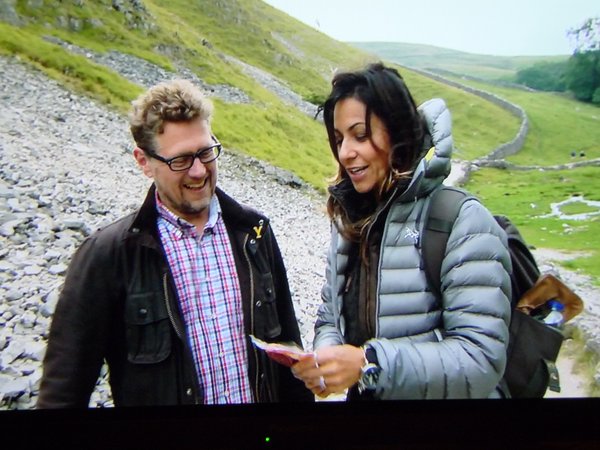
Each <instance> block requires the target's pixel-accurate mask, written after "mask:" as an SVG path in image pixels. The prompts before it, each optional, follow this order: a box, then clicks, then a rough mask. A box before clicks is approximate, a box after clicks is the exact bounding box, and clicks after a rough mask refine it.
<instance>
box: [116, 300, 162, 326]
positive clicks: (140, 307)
mask: <svg viewBox="0 0 600 450" xmlns="http://www.w3.org/2000/svg"><path fill="white" fill-rule="evenodd" d="M168 317H169V313H168V312H167V306H166V304H165V301H164V299H163V298H162V293H160V292H144V293H140V294H131V295H129V297H128V298H127V304H126V305H125V323H127V324H130V325H146V324H149V323H152V322H158V321H159V320H164V319H167V318H168Z"/></svg>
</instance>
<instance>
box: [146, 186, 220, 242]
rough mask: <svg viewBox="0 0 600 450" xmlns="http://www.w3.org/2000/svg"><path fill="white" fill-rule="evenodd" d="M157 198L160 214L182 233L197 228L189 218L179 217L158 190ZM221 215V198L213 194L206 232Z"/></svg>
mask: <svg viewBox="0 0 600 450" xmlns="http://www.w3.org/2000/svg"><path fill="white" fill-rule="evenodd" d="M155 198H156V210H157V211H158V215H159V216H160V217H161V218H163V219H164V220H166V221H167V222H169V223H170V224H172V225H173V226H175V227H176V228H177V229H178V230H180V231H181V232H182V233H183V232H186V231H188V232H189V231H192V230H195V226H194V225H193V224H191V223H190V222H188V221H187V220H185V219H183V218H181V217H179V216H178V215H177V214H175V213H174V212H172V211H171V210H170V209H169V208H167V206H166V205H165V204H164V203H163V202H162V201H161V200H160V198H159V196H158V191H155ZM220 215H221V205H220V203H219V199H218V198H217V196H216V195H213V196H212V197H211V199H210V204H209V206H208V220H207V221H206V224H204V232H207V231H210V230H212V229H213V228H214V227H215V225H216V224H217V221H218V220H219V216H220Z"/></svg>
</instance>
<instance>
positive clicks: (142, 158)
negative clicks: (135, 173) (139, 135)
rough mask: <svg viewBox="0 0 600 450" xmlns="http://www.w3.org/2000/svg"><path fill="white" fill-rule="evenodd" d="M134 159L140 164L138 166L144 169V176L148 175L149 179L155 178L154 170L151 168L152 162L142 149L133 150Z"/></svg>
mask: <svg viewBox="0 0 600 450" xmlns="http://www.w3.org/2000/svg"><path fill="white" fill-rule="evenodd" d="M133 157H134V158H135V160H136V162H137V163H138V166H140V168H141V169H142V172H144V175H146V176H147V177H148V178H154V175H153V174H152V169H151V167H150V160H149V158H148V156H146V153H144V151H143V150H142V149H141V148H139V147H136V148H134V149H133Z"/></svg>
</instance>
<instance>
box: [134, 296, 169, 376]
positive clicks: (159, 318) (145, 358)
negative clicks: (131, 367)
mask: <svg viewBox="0 0 600 450" xmlns="http://www.w3.org/2000/svg"><path fill="white" fill-rule="evenodd" d="M125 331H126V340H127V359H128V361H129V362H131V363H133V364H155V363H159V362H161V361H164V360H165V359H167V357H168V356H169V355H170V354H171V325H170V321H169V315H168V312H167V308H166V306H165V304H164V300H163V298H162V293H160V292H147V293H139V294H130V295H129V296H128V298H127V303H126V305H125Z"/></svg>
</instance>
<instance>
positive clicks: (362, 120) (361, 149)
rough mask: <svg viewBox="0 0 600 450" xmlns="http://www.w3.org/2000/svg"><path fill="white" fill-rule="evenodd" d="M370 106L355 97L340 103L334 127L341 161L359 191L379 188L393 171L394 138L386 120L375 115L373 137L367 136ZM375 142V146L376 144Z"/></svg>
mask: <svg viewBox="0 0 600 450" xmlns="http://www.w3.org/2000/svg"><path fill="white" fill-rule="evenodd" d="M366 113H367V108H366V106H365V104H364V103H362V102H361V101H359V100H356V99H355V98H345V99H343V100H340V101H339V102H337V103H336V105H335V109H334V111H333V127H334V132H335V141H336V144H337V153H338V159H339V162H340V164H341V165H342V167H343V169H344V170H345V171H346V173H347V174H348V176H349V177H350V180H351V181H352V185H353V186H354V189H356V191H357V192H360V193H363V194H364V193H367V192H370V191H372V190H373V189H377V188H379V186H381V185H382V183H383V181H384V180H385V179H386V177H387V175H388V172H389V170H390V162H389V155H390V147H391V146H390V138H389V135H388V132H387V130H386V128H385V125H384V124H383V122H382V121H381V120H380V119H379V117H377V116H376V115H374V114H371V124H370V128H371V137H370V138H369V136H368V135H367V124H366V120H367V118H366ZM373 144H375V145H373Z"/></svg>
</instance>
